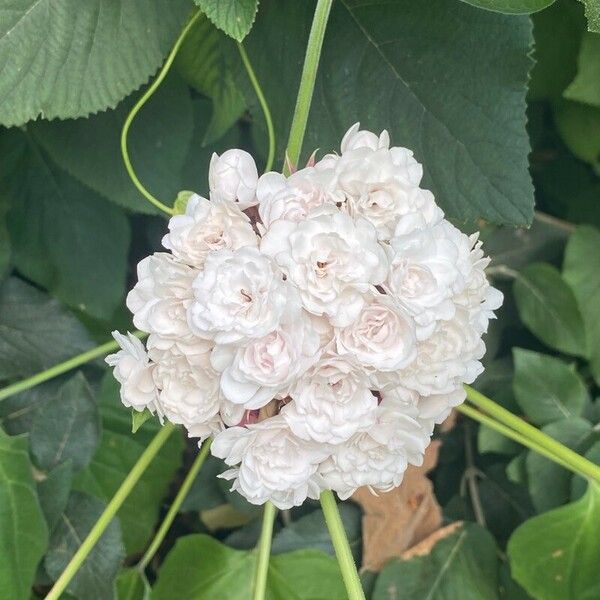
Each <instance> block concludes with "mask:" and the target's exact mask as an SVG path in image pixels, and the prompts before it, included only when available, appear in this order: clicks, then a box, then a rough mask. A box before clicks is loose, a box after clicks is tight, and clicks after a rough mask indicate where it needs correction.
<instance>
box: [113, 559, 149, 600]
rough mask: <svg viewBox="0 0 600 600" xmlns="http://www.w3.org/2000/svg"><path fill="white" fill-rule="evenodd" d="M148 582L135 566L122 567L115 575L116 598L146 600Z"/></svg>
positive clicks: (119, 599) (147, 596)
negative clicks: (117, 574)
mask: <svg viewBox="0 0 600 600" xmlns="http://www.w3.org/2000/svg"><path fill="white" fill-rule="evenodd" d="M149 598H150V584H149V583H148V580H147V579H146V576H145V575H144V574H143V573H141V572H140V571H139V570H138V569H136V568H133V567H132V568H130V569H123V570H122V571H121V572H120V573H119V576H118V577H117V600H148V599H149Z"/></svg>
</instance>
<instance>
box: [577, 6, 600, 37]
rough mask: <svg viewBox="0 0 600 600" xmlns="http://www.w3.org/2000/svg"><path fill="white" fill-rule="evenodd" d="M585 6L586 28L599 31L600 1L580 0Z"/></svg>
mask: <svg viewBox="0 0 600 600" xmlns="http://www.w3.org/2000/svg"><path fill="white" fill-rule="evenodd" d="M580 2H583V5H584V6H585V17H586V19H587V23H588V29H589V30H590V31H593V32H595V33H600V2H598V0H580Z"/></svg>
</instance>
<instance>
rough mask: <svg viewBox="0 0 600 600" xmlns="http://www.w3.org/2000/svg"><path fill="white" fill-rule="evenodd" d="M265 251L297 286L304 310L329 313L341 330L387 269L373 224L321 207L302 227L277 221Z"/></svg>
mask: <svg viewBox="0 0 600 600" xmlns="http://www.w3.org/2000/svg"><path fill="white" fill-rule="evenodd" d="M260 249H261V252H264V253H265V254H268V255H269V256H272V257H273V258H274V259H275V261H276V262H277V264H278V265H279V266H280V267H281V269H282V270H283V272H284V273H285V274H286V275H287V277H288V279H289V280H290V281H291V282H292V283H293V284H294V285H295V286H296V287H297V288H298V290H299V292H300V296H301V298H302V303H303V306H304V308H306V310H308V311H309V312H311V313H313V314H315V315H327V316H328V317H329V319H330V321H331V323H332V324H333V325H335V326H338V327H345V326H346V325H349V324H350V323H352V321H353V320H354V319H355V318H356V317H357V315H358V313H359V312H360V310H361V308H362V306H363V303H364V300H363V294H364V293H365V292H367V291H368V290H369V289H371V288H372V287H373V286H375V285H378V284H380V283H382V282H383V280H384V279H385V277H386V275H387V271H388V262H387V258H386V255H385V252H384V251H383V249H382V248H381V246H380V245H379V244H378V243H377V233H376V231H375V229H374V228H373V226H372V225H371V224H370V223H369V222H367V221H365V220H364V219H356V220H353V219H352V218H351V217H349V216H348V215H346V214H344V213H341V212H339V211H337V210H336V209H335V208H329V207H322V208H321V209H317V210H316V211H314V212H313V213H311V214H309V215H308V217H307V218H306V219H305V220H304V221H300V222H298V223H293V222H290V221H284V220H278V221H275V222H274V223H273V224H272V225H271V227H270V228H269V229H268V230H267V232H266V233H265V235H264V236H263V239H262V242H261V246H260Z"/></svg>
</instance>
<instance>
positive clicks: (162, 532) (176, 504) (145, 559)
mask: <svg viewBox="0 0 600 600" xmlns="http://www.w3.org/2000/svg"><path fill="white" fill-rule="evenodd" d="M211 442H212V440H211V439H210V438H209V439H207V440H206V441H205V442H204V444H203V445H202V449H201V450H200V452H199V453H198V456H196V460H194V463H193V464H192V466H191V467H190V470H189V471H188V474H187V475H186V477H185V479H184V480H183V483H182V484H181V487H180V488H179V491H178V492H177V495H176V496H175V499H174V500H173V502H172V504H171V506H170V507H169V510H168V512H167V514H166V515H165V518H164V519H163V521H162V523H161V524H160V527H159V528H158V531H157V532H156V534H155V536H154V539H153V540H152V542H151V543H150V545H149V546H148V549H147V550H146V552H145V553H144V556H142V558H141V560H140V562H139V563H138V569H139V570H140V571H144V569H145V568H146V567H147V566H148V565H149V564H150V561H151V560H152V559H153V558H154V555H155V554H156V552H157V551H158V549H159V548H160V545H161V544H162V542H163V540H164V539H165V536H166V535H167V532H168V531H169V528H170V527H171V525H172V524H173V521H174V520H175V517H176V516H177V513H178V512H179V509H180V508H181V505H182V504H183V501H184V500H185V499H186V497H187V495H188V493H189V491H190V488H191V487H192V484H193V483H194V481H195V480H196V476H197V475H198V472H199V471H200V468H201V467H202V465H203V464H204V461H205V460H206V457H207V456H208V452H209V450H210V444H211Z"/></svg>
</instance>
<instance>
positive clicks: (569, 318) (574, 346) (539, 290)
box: [514, 263, 586, 356]
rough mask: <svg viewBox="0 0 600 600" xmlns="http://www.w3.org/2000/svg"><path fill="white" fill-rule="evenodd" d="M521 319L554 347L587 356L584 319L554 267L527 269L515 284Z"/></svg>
mask: <svg viewBox="0 0 600 600" xmlns="http://www.w3.org/2000/svg"><path fill="white" fill-rule="evenodd" d="M514 294H515V300H516V302H517V307H518V309H519V316H520V317H521V320H522V321H523V323H525V325H527V327H528V328H529V329H530V330H531V331H532V332H533V333H534V334H535V335H536V336H537V337H538V338H539V339H540V340H542V341H543V342H544V343H546V344H548V346H550V347H551V348H555V349H556V350H561V351H563V352H567V353H568V354H575V355H578V356H584V355H585V354H586V345H585V332H584V327H583V319H582V317H581V313H580V312H579V307H578V306H577V301H576V300H575V296H574V294H573V291H572V290H571V288H570V287H569V285H568V284H567V283H566V282H565V281H564V279H563V278H562V277H561V274H560V273H559V272H558V270H557V269H555V268H554V267H553V266H552V265H548V264H543V263H539V264H533V265H529V266H528V267H526V268H525V269H523V270H522V271H521V272H520V273H519V276H518V277H517V279H516V281H515V284H514Z"/></svg>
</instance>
